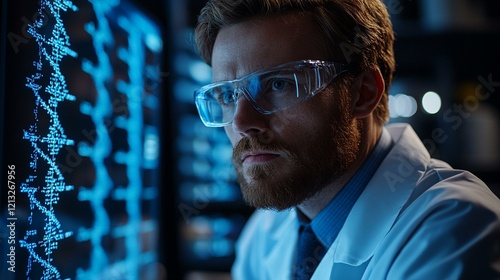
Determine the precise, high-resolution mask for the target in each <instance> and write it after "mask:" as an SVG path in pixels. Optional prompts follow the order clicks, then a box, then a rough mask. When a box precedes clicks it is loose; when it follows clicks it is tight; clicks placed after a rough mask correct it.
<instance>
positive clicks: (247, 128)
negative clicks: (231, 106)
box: [232, 92, 267, 136]
mask: <svg viewBox="0 0 500 280" xmlns="http://www.w3.org/2000/svg"><path fill="white" fill-rule="evenodd" d="M235 106H236V108H235V110H234V118H233V123H232V129H233V131H234V132H236V133H239V134H240V135H242V136H248V135H252V134H253V135H256V134H259V133H261V132H262V131H264V130H265V129H266V125H267V124H266V119H267V118H266V116H265V115H264V114H262V113H260V112H259V111H257V110H256V109H255V108H254V106H253V105H252V102H251V101H250V100H248V99H247V97H246V96H245V94H243V93H242V92H241V93H240V94H238V97H237V100H236V105H235Z"/></svg>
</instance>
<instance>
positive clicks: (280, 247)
mask: <svg viewBox="0 0 500 280" xmlns="http://www.w3.org/2000/svg"><path fill="white" fill-rule="evenodd" d="M286 211H289V213H288V216H287V217H286V218H285V220H284V221H283V222H282V224H281V225H280V226H279V227H278V229H277V230H276V231H275V232H274V234H273V236H272V238H271V239H270V240H269V242H270V243H273V244H269V246H266V247H267V248H272V250H270V251H269V252H266V253H265V257H264V266H265V267H264V269H265V270H266V276H267V278H266V279H290V277H284V276H290V275H291V272H292V263H293V258H294V256H295V241H296V240H297V238H298V230H299V226H300V224H299V221H298V218H297V212H296V211H293V210H292V209H290V210H286ZM285 240H288V241H290V242H284V241H285Z"/></svg>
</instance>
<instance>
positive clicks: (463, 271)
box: [363, 160, 500, 279]
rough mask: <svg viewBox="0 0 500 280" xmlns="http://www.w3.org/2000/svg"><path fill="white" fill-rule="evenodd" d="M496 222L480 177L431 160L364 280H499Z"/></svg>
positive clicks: (498, 203)
mask: <svg viewBox="0 0 500 280" xmlns="http://www.w3.org/2000/svg"><path fill="white" fill-rule="evenodd" d="M499 221H500V200H499V199H498V198H497V197H496V196H495V195H494V194H493V193H492V192H491V191H490V190H489V188H488V187H487V186H486V185H485V184H484V183H483V182H482V181H481V180H480V179H479V178H477V177H476V176H474V175H473V174H471V173H470V172H467V171H463V170H457V169H452V168H450V167H449V166H448V165H447V164H446V163H443V162H441V161H438V160H431V161H430V162H429V165H428V166H427V169H426V171H425V173H424V174H423V176H422V177H421V178H420V179H419V180H418V181H417V183H416V185H415V188H414V190H413V192H412V194H411V195H410V197H409V199H408V201H407V202H406V204H405V205H404V206H403V208H402V211H401V213H400V215H399V216H398V218H397V220H396V221H395V223H394V226H393V227H392V228H391V230H390V231H389V232H388V234H387V236H386V237H385V238H384V239H383V241H382V242H381V243H380V244H379V246H378V250H377V251H376V252H375V253H374V256H373V258H372V259H371V261H370V264H369V266H368V268H367V270H366V272H365V274H364V277H363V279H499V278H500V222H499ZM478 277H479V278H478Z"/></svg>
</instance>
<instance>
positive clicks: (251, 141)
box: [233, 136, 291, 164]
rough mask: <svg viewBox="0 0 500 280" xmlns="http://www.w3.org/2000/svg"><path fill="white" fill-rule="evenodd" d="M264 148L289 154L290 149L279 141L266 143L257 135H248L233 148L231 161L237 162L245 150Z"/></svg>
mask: <svg viewBox="0 0 500 280" xmlns="http://www.w3.org/2000/svg"><path fill="white" fill-rule="evenodd" d="M258 150H264V151H268V152H272V153H277V154H282V155H285V156H291V153H290V151H289V150H288V149H287V148H286V147H285V146H284V145H281V144H279V143H267V142H264V141H262V140H260V139H259V137H257V136H248V137H244V138H242V139H241V140H240V141H239V142H238V143H237V144H236V146H234V148H233V163H234V164H238V163H239V162H240V159H241V156H242V155H243V154H244V153H246V152H252V151H258Z"/></svg>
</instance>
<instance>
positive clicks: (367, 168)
mask: <svg viewBox="0 0 500 280" xmlns="http://www.w3.org/2000/svg"><path fill="white" fill-rule="evenodd" d="M392 144H393V143H392V139H391V136H390V134H389V132H388V131H387V130H386V129H385V128H384V129H383V130H382V133H381V136H380V138H379V140H378V142H377V144H376V145H375V147H374V148H373V150H372V152H371V153H370V155H369V156H368V158H367V159H366V161H365V162H364V163H363V164H362V166H361V167H360V169H359V170H358V171H357V172H356V174H354V176H353V177H352V178H351V179H350V180H349V182H348V183H347V184H346V185H345V186H344V187H343V188H342V189H341V190H340V192H339V193H338V194H337V195H336V196H335V197H334V198H333V199H332V200H331V201H330V202H329V203H328V204H327V205H326V206H325V208H323V209H322V210H321V212H320V213H319V214H318V215H317V216H316V217H315V218H314V219H313V220H312V221H311V222H310V223H311V227H312V229H313V231H314V233H315V234H316V236H317V237H318V239H319V240H320V241H321V243H323V245H324V246H325V247H327V248H328V247H330V246H331V245H332V244H333V241H334V240H335V238H337V235H338V233H339V232H340V229H341V228H342V226H343V225H344V222H345V220H346V218H347V215H348V214H349V212H350V211H351V208H352V206H353V205H354V203H355V202H356V200H357V199H358V198H359V196H360V194H361V193H362V192H363V190H364V188H365V187H366V185H367V184H368V182H369V181H370V179H371V177H372V176H373V174H374V173H375V171H376V170H377V168H378V166H379V165H380V163H381V162H382V160H383V159H384V158H385V156H386V155H387V154H388V152H389V151H390V149H391V146H392ZM297 214H298V217H299V221H300V222H301V223H302V224H304V223H307V222H308V220H307V217H305V215H304V214H302V213H301V212H300V210H299V209H298V208H297ZM304 218H305V219H304Z"/></svg>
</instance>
